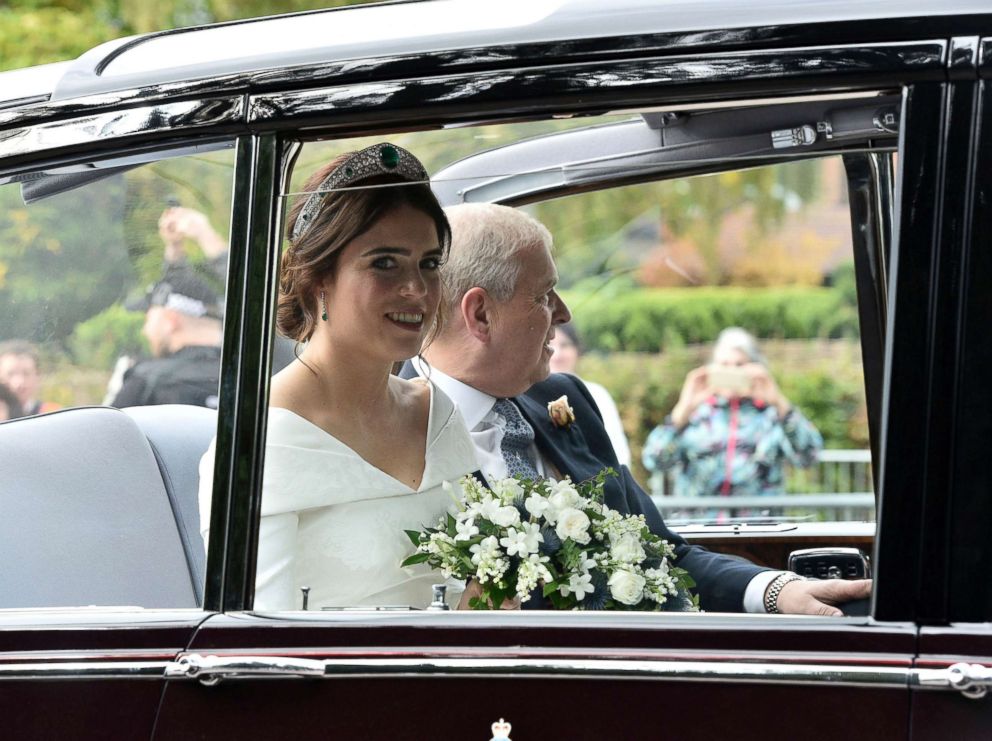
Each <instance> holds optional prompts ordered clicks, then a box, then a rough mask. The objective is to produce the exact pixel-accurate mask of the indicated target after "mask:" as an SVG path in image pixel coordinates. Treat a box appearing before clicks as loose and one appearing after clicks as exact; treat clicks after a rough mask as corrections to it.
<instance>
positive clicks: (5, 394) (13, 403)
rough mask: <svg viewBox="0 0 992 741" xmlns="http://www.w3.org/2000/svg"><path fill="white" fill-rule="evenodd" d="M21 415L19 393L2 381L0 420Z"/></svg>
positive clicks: (4, 420)
mask: <svg viewBox="0 0 992 741" xmlns="http://www.w3.org/2000/svg"><path fill="white" fill-rule="evenodd" d="M20 416H21V402H20V401H19V400H18V398H17V394H15V393H14V392H13V391H11V390H10V389H9V388H7V387H6V386H4V385H3V384H2V383H0V422H6V421H7V420H8V419H17V418H18V417H20Z"/></svg>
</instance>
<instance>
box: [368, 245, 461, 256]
mask: <svg viewBox="0 0 992 741" xmlns="http://www.w3.org/2000/svg"><path fill="white" fill-rule="evenodd" d="M412 254H413V250H411V249H408V248H407V247H373V248H372V249H370V250H366V251H365V252H363V253H362V257H375V256H378V255H403V256H404V257H406V256H409V255H412ZM442 254H444V250H442V249H441V248H440V247H438V248H437V249H434V250H430V251H429V252H425V253H424V257H436V256H438V255H442Z"/></svg>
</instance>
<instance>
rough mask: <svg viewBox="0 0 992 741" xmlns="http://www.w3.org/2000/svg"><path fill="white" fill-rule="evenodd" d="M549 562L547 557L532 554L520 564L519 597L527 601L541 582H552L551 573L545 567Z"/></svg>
mask: <svg viewBox="0 0 992 741" xmlns="http://www.w3.org/2000/svg"><path fill="white" fill-rule="evenodd" d="M549 560H550V559H549V558H548V557H547V556H541V555H539V554H537V553H532V554H530V555H529V556H527V558H525V559H524V560H523V561H521V562H520V567H519V569H518V570H517V597H519V598H520V599H521V600H525V599H527V598H528V597H530V593H531V592H532V591H534V589H535V588H536V587H537V585H538V584H539V583H540V582H541V581H551V572H550V571H548V567H547V566H545V565H544V564H546V563H547V562H548V561H549Z"/></svg>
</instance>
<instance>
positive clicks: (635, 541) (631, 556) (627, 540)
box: [610, 533, 645, 563]
mask: <svg viewBox="0 0 992 741" xmlns="http://www.w3.org/2000/svg"><path fill="white" fill-rule="evenodd" d="M610 555H611V556H613V558H615V559H616V560H617V561H621V562H623V563H640V562H641V561H643V560H644V557H645V553H644V548H642V547H641V540H640V538H638V537H637V536H636V535H634V534H633V533H626V534H625V535H621V536H620V537H619V538H617V539H616V540H612V539H611V541H610Z"/></svg>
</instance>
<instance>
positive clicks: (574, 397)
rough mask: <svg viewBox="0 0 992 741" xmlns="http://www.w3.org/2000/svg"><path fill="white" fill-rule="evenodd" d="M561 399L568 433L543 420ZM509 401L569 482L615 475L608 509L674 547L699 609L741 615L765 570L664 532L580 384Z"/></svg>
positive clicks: (561, 381)
mask: <svg viewBox="0 0 992 741" xmlns="http://www.w3.org/2000/svg"><path fill="white" fill-rule="evenodd" d="M400 375H401V376H402V377H403V378H414V377H415V376H416V375H417V372H416V369H415V368H414V367H413V366H412V365H411V364H410V363H406V364H404V366H403V369H402V371H401V372H400ZM562 395H565V396H567V397H568V402H569V404H570V405H571V407H572V409H574V410H575V423H574V424H572V425H571V426H570V427H568V428H567V429H565V428H561V427H555V426H554V425H553V424H552V423H551V419H550V417H549V416H548V402H550V401H554V400H555V399H557V398H559V397H561V396H562ZM514 401H515V402H516V403H517V406H519V407H520V411H521V412H522V413H523V415H524V417H525V418H526V419H527V421H528V422H530V424H531V426H532V427H533V428H534V441H535V443H536V444H537V447H538V450H540V451H541V455H543V456H544V457H545V459H546V460H547V461H549V462H550V463H552V464H554V466H555V467H556V468H557V469H558V470H559V471H560V472H561V473H562V475H566V476H569V477H570V478H571V479H572V480H573V481H585V480H586V479H589V478H592V477H593V476H595V475H596V474H597V473H599V472H600V471H602V470H603V469H604V468H607V467H609V468H612V469H614V470H615V471H617V473H618V476H617V477H615V478H614V477H611V478H609V479H607V481H606V484H605V487H604V493H605V501H606V504H607V506H609V507H610V508H611V509H615V510H617V511H619V512H624V513H631V514H643V515H644V517H645V519H646V520H647V523H648V527H650V528H651V531H652V532H653V533H655V534H657V535H659V536H661V537H662V538H664V539H665V540H667V541H668V542H669V543H671V544H672V545H674V546H675V556H676V564H677V565H678V566H681V567H682V568H684V569H686V570H687V571H688V572H689V574H690V575H691V576H692V578H693V579H694V580H695V582H696V591H697V592H698V593H699V604H700V607H702V608H703V609H704V610H711V611H716V612H740V611H741V610H743V604H744V590H745V589H746V588H747V585H748V582H750V581H751V579H752V578H753V577H754V576H755V574H758V573H759V572H761V571H764V570H765V569H762V568H760V567H758V566H755V565H754V564H752V563H749V562H747V561H744V560H742V559H738V558H734V557H731V556H724V555H722V554H718V553H712V552H710V551H708V550H706V549H705V548H702V547H700V546H696V545H689V544H688V543H686V541H685V539H684V538H682V537H681V536H680V535H677V534H676V533H673V532H672V531H671V530H669V529H668V527H667V526H666V525H665V521H664V519H662V517H661V513H659V512H658V508H657V507H656V506H655V505H654V502H652V501H651V498H650V497H649V496H648V495H647V494H646V493H645V492H644V490H643V489H642V488H641V487H640V486H638V484H637V482H636V481H635V480H634V477H633V476H632V475H631V473H630V469H628V468H627V467H626V466H621V465H620V463H619V462H618V461H617V456H616V453H615V452H614V451H613V445H612V443H611V442H610V438H609V436H608V435H607V433H606V428H605V427H604V426H603V418H602V416H601V415H600V412H599V408H598V407H597V406H596V402H595V401H593V398H592V396H591V395H590V394H589V390H588V389H587V388H586V386H585V384H583V383H582V381H580V380H579V379H578V378H576V377H575V376H570V375H566V374H564V373H555V374H552V375H551V376H549V377H548V378H547V380H545V381H541V382H540V383H537V384H534V385H533V386H531V387H530V388H529V389H528V390H527V392H526V393H524V394H523V395H522V396H518V397H516V398H515V399H514Z"/></svg>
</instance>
